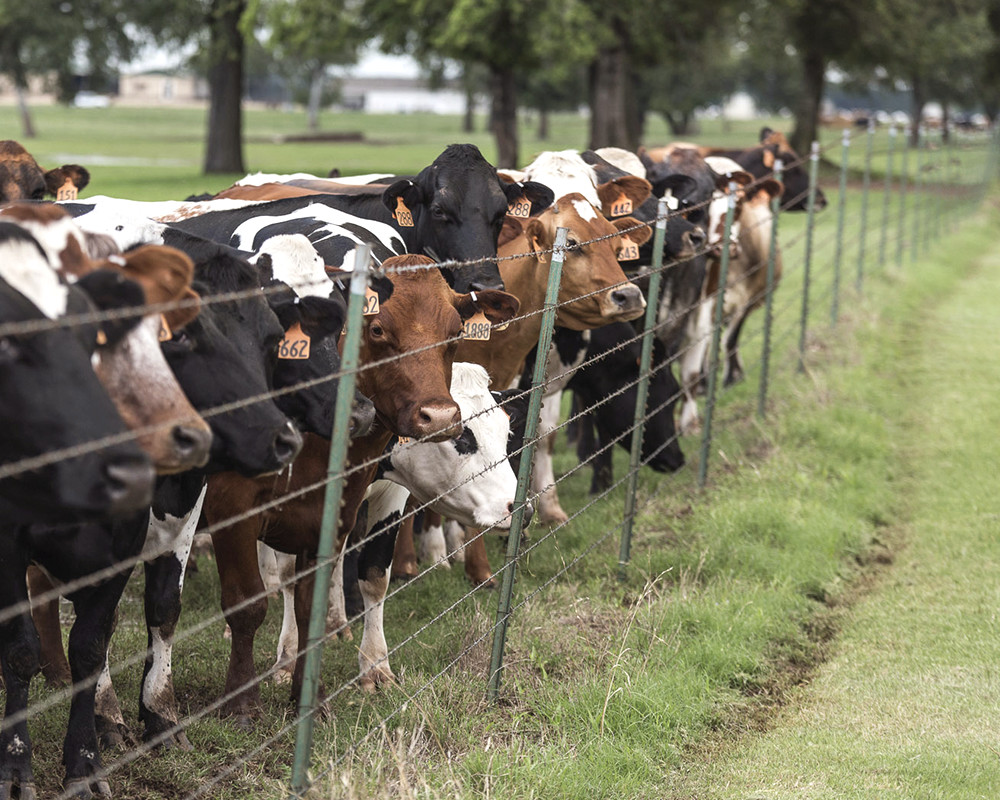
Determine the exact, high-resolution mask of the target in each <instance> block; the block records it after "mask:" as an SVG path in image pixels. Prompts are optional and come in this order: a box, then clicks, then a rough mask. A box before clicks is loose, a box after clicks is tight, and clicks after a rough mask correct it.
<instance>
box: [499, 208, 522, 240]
mask: <svg viewBox="0 0 1000 800" xmlns="http://www.w3.org/2000/svg"><path fill="white" fill-rule="evenodd" d="M522 233H524V225H523V224H522V223H521V220H519V219H518V218H517V217H512V216H510V215H509V214H508V215H507V216H505V217H504V218H503V227H502V228H501V229H500V236H499V238H498V239H497V248H501V247H503V246H504V245H505V244H507V242H512V241H514V240H515V239H516V238H517V237H518V236H520V235H521V234H522Z"/></svg>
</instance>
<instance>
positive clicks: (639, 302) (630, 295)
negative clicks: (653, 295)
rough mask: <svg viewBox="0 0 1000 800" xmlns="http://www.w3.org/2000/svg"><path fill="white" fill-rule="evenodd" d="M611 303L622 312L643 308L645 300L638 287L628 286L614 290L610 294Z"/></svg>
mask: <svg viewBox="0 0 1000 800" xmlns="http://www.w3.org/2000/svg"><path fill="white" fill-rule="evenodd" d="M611 300H612V302H613V303H614V304H615V305H616V306H618V308H620V309H621V310H622V311H632V310H633V309H636V308H645V307H646V300H645V298H644V297H643V296H642V292H641V291H640V290H639V287H638V286H635V285H634V284H631V283H630V284H629V285H628V286H622V287H620V288H618V289H615V290H614V291H613V292H612V293H611Z"/></svg>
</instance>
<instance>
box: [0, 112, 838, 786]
mask: <svg viewBox="0 0 1000 800" xmlns="http://www.w3.org/2000/svg"><path fill="white" fill-rule="evenodd" d="M776 159H781V160H782V161H783V163H784V172H783V176H782V177H783V183H779V182H778V181H776V180H774V178H773V176H772V175H773V169H774V164H775V160H776ZM88 181H89V174H88V172H87V170H86V169H84V168H82V167H79V166H76V165H67V166H63V167H61V168H59V169H53V170H51V171H48V172H45V171H43V170H42V169H41V168H40V167H39V166H38V164H37V163H36V162H35V160H34V159H33V158H32V157H31V155H29V154H28V153H27V152H26V151H25V150H24V149H23V148H22V147H21V146H20V145H19V144H17V143H16V142H12V141H6V142H0V374H2V380H0V413H2V414H3V422H4V425H3V427H2V431H0V510H2V519H3V521H4V522H3V524H4V525H5V526H6V528H7V533H6V534H5V535H4V536H0V573H2V574H0V665H2V669H3V680H4V687H5V693H6V708H5V717H4V722H3V727H2V730H0V800H6V798H10V797H17V796H19V797H21V798H34V797H35V794H36V790H35V784H34V777H33V774H32V769H31V746H30V741H29V738H28V728H27V705H28V687H29V683H30V681H31V679H32V677H33V676H34V675H35V674H36V673H37V672H39V671H40V670H41V671H43V672H44V674H45V677H46V679H47V680H48V681H49V682H50V683H52V684H63V685H65V684H68V683H72V686H73V693H72V703H71V709H70V719H69V724H68V728H67V734H66V738H65V742H64V750H63V764H64V766H65V786H66V789H67V791H68V792H69V793H71V794H73V795H74V796H79V797H92V796H94V795H98V796H110V786H109V783H108V780H107V777H106V775H105V774H104V772H103V771H102V768H101V758H100V750H101V747H102V746H103V747H108V746H112V745H115V744H121V743H122V741H123V737H124V736H125V735H126V734H127V727H126V723H125V720H124V718H123V716H122V713H121V710H120V708H119V707H118V700H117V698H116V696H115V693H114V687H113V683H112V680H111V675H110V672H109V671H108V669H107V648H108V642H109V640H110V637H111V635H112V631H113V628H114V622H115V617H116V609H117V606H118V602H119V599H120V598H121V596H122V593H123V591H124V589H125V586H126V584H127V582H128V579H129V576H130V574H131V572H132V568H133V567H134V565H136V564H138V563H140V562H141V563H142V564H143V566H144V570H145V614H146V624H147V630H148V643H149V648H148V651H147V655H146V662H145V668H144V674H143V681H142V688H141V697H140V703H139V715H140V718H141V721H142V724H143V736H144V739H145V740H146V741H148V742H152V743H155V744H160V745H164V746H180V747H190V744H189V743H188V741H187V739H186V736H185V734H184V731H183V727H182V726H179V725H178V711H177V704H176V701H175V696H174V687H173V680H172V677H171V666H170V659H171V645H172V640H173V634H174V631H175V628H176V625H177V622H178V617H179V614H180V608H181V607H180V594H181V587H182V584H183V580H184V573H185V569H186V566H187V563H188V557H189V553H190V550H191V546H192V542H193V540H194V537H195V534H196V532H197V531H203V532H207V533H210V534H211V540H212V544H213V546H214V549H215V561H216V564H217V565H218V569H219V576H220V583H221V593H222V608H223V611H224V612H225V616H226V620H227V622H228V624H229V627H230V630H231V635H232V650H231V657H230V661H229V668H228V673H227V677H226V683H225V689H224V693H225V698H224V703H223V705H222V711H223V713H225V714H231V715H236V716H237V717H238V718H239V719H240V720H241V721H244V722H246V721H248V720H250V719H252V718H253V717H254V716H255V715H256V714H258V713H259V704H260V696H259V688H258V680H257V675H256V673H255V669H254V659H253V642H254V637H255V634H256V632H257V629H258V628H259V627H260V625H261V624H262V622H263V619H264V614H265V611H266V607H267V592H268V591H269V590H273V589H274V588H275V587H276V586H280V588H281V590H282V592H283V593H284V595H285V617H284V624H283V630H282V637H281V644H280V645H279V654H278V662H277V663H276V665H275V668H274V671H275V672H276V673H277V674H279V675H280V676H283V677H284V678H285V679H288V680H290V683H291V689H292V693H293V697H295V698H297V697H298V694H299V691H300V689H301V681H302V674H301V672H302V659H297V658H296V657H295V655H296V653H297V652H299V651H301V650H302V649H303V647H304V644H305V632H306V630H307V627H308V619H309V612H310V608H309V606H310V598H311V595H312V572H311V569H310V568H311V566H312V565H313V564H314V563H315V553H316V548H317V543H318V536H319V529H320V523H321V516H322V513H323V502H322V500H323V487H324V485H325V483H326V482H327V480H328V478H327V463H328V456H329V450H330V437H331V432H332V428H333V408H334V399H335V397H336V392H337V387H338V376H339V371H340V354H339V351H338V343H339V341H340V338H341V333H342V328H343V326H344V323H345V319H346V316H347V301H346V297H347V288H346V287H347V285H348V283H349V273H350V272H351V271H352V269H353V267H354V263H355V254H356V252H357V250H358V249H359V247H361V246H362V245H365V246H368V247H369V248H370V249H371V254H372V260H373V262H374V266H375V267H376V268H375V269H373V270H372V272H371V276H370V280H369V290H368V296H367V298H366V303H365V309H364V317H363V320H364V324H363V331H362V336H361V345H360V354H359V358H360V364H361V367H360V368H359V371H358V373H357V381H356V392H355V396H354V398H353V407H352V408H353V410H352V414H351V419H350V436H351V440H350V448H349V452H348V468H347V470H346V474H345V477H344V494H343V503H342V510H341V514H340V518H339V521H338V525H337V546H338V552H341V553H344V554H346V555H344V556H343V557H341V558H340V559H339V560H338V562H337V565H336V568H335V581H334V584H335V586H334V589H333V590H332V591H331V610H330V615H329V617H328V628H329V630H331V631H337V632H339V634H340V635H341V636H343V637H349V636H350V633H351V631H350V628H349V627H348V620H349V615H350V614H353V613H355V609H356V608H357V609H360V610H359V611H358V613H360V614H362V616H363V624H364V628H363V631H364V632H363V636H362V641H361V645H360V648H359V660H360V674H359V677H358V679H357V680H358V683H359V685H360V686H361V687H362V688H364V689H369V690H370V689H374V688H375V687H377V686H378V685H379V684H382V683H384V682H386V681H391V680H393V677H394V676H393V673H392V671H391V669H390V666H389V663H388V648H387V645H386V640H385V636H384V633H383V630H382V605H383V600H384V597H385V594H386V590H387V587H388V584H389V579H390V575H391V576H393V577H396V576H403V577H405V576H408V575H413V574H415V573H416V563H417V558H416V554H415V548H414V535H413V534H414V531H413V527H414V519H415V518H416V519H417V520H418V525H419V526H421V527H422V529H423V530H422V533H421V535H420V536H419V538H418V539H417V541H418V544H419V545H420V550H421V552H422V555H423V557H424V558H425V559H428V560H430V561H431V562H441V563H447V559H448V557H449V555H450V556H451V557H452V558H457V559H458V560H463V559H464V562H465V569H466V574H467V575H468V577H469V578H470V580H472V581H473V582H475V583H476V584H480V583H485V582H489V581H490V580H491V579H492V575H491V573H490V567H489V563H488V561H487V560H486V551H485V547H484V545H483V539H482V532H483V531H484V530H486V529H490V528H494V529H504V528H509V526H510V515H511V513H512V511H513V509H514V505H513V504H514V494H515V487H516V480H515V478H514V475H515V473H516V469H517V460H518V456H519V453H520V449H521V445H522V443H521V439H522V438H523V431H524V423H525V416H526V413H527V400H526V394H525V393H524V392H523V388H524V381H525V380H526V379H525V378H523V377H522V376H525V375H530V374H531V369H530V365H531V364H532V363H533V362H534V361H535V360H536V359H537V358H539V357H541V358H546V359H547V365H548V366H547V373H546V374H547V383H546V387H545V391H544V397H545V401H544V405H543V408H542V418H541V420H540V429H539V430H540V435H542V436H547V435H548V434H549V433H550V432H551V431H553V430H554V429H555V428H556V427H557V426H558V423H559V412H560V407H561V403H560V396H561V393H562V392H563V391H564V390H568V391H572V393H573V402H574V407H575V408H576V409H578V410H579V411H580V412H581V413H580V414H579V417H578V419H577V424H576V426H575V427H576V432H577V436H578V450H579V452H580V455H581V458H589V459H591V460H592V463H593V467H594V479H593V491H595V492H596V491H599V490H601V489H602V488H604V487H607V486H609V485H611V481H612V476H611V449H612V447H613V443H614V442H615V441H616V440H619V441H622V442H623V443H624V444H625V446H626V447H627V446H628V444H627V441H628V437H627V436H624V434H626V433H627V432H628V431H629V430H630V428H629V426H630V425H631V422H632V415H633V409H634V406H635V402H636V396H637V394H636V393H637V382H638V377H639V374H638V372H639V370H638V350H639V345H638V342H637V339H636V329H635V327H634V326H633V322H634V321H635V320H637V319H638V318H639V317H641V316H642V315H643V314H644V309H645V308H646V306H647V304H648V303H655V304H656V307H657V327H656V338H655V347H654V364H653V373H652V381H651V388H650V399H649V402H648V408H649V409H650V415H649V418H648V419H647V422H646V429H645V435H644V440H643V459H644V462H645V463H648V464H649V466H651V467H653V468H654V469H656V470H660V471H668V470H676V469H678V468H679V467H681V466H682V465H683V463H684V457H683V454H682V452H681V450H680V447H679V445H678V442H677V432H676V429H675V409H674V403H675V400H676V399H677V398H678V397H682V398H683V408H682V411H681V413H680V419H679V427H680V430H681V431H682V432H690V431H692V430H694V429H695V428H696V426H697V425H698V417H697V410H696V406H695V403H694V397H695V394H696V391H697V389H698V384H699V382H700V380H701V379H702V376H703V370H704V360H705V352H706V350H707V346H706V344H705V342H706V341H707V338H708V337H707V331H706V325H707V324H709V321H710V319H711V313H712V308H713V306H714V297H715V296H716V294H717V291H716V290H717V286H718V283H719V272H718V264H719V260H720V256H721V254H722V252H723V250H724V249H726V248H728V250H729V253H730V262H731V267H730V272H729V278H728V280H727V283H726V287H725V291H724V293H723V305H724V310H725V317H726V320H727V323H726V324H727V330H726V334H725V336H726V338H725V342H726V353H727V358H726V372H725V374H726V380H727V381H734V380H738V379H739V378H740V377H741V375H742V367H741V364H740V360H739V355H738V350H737V340H738V337H739V333H740V329H741V326H742V325H743V322H744V320H745V319H746V315H747V314H748V313H749V312H750V311H751V310H752V309H753V308H755V307H757V306H758V305H759V304H760V303H761V302H762V301H763V295H764V292H763V282H764V270H763V269H761V267H762V265H764V264H766V262H767V256H768V252H769V249H770V241H771V236H770V227H771V222H772V220H771V205H770V200H771V198H772V197H781V198H782V203H783V206H784V207H785V208H786V209H790V210H795V209H802V208H805V205H806V198H807V194H808V192H807V187H808V178H807V175H806V171H805V170H804V169H803V168H802V166H801V163H800V161H799V159H798V158H797V156H796V155H795V154H794V153H793V152H791V151H790V148H789V147H788V144H787V142H786V141H785V139H784V137H783V136H781V135H780V134H778V133H775V132H773V131H770V130H768V129H765V130H764V131H763V132H762V136H761V141H760V143H759V144H758V145H756V146H754V147H750V148H748V149H745V150H740V151H716V150H708V149H705V148H698V147H696V146H694V145H683V144H678V145H673V146H670V147H666V148H658V149H655V150H644V151H641V152H640V153H638V154H632V153H627V152H625V151H622V150H618V149H614V148H609V149H605V150H601V151H596V152H594V151H586V152H576V151H563V152H548V153H543V154H541V155H540V156H538V157H537V158H536V159H535V160H534V161H533V162H532V163H531V164H530V165H528V166H527V167H525V168H524V169H523V170H517V171H515V170H497V169H496V168H494V167H493V166H491V165H490V164H489V163H488V162H487V161H486V160H485V159H484V158H483V157H482V155H481V154H480V153H479V151H478V150H477V149H476V147H474V146H472V145H450V146H449V147H447V148H446V149H445V150H444V152H443V153H442V154H441V155H440V156H439V157H438V158H437V159H436V160H435V161H434V162H433V163H432V164H431V165H429V166H428V167H426V168H425V169H423V170H422V171H421V172H420V173H419V174H417V175H415V176H408V177H402V176H389V175H368V176H359V177H355V178H349V179H337V180H336V181H334V180H329V179H323V178H318V177H316V176H312V175H305V174H295V175H261V174H257V175H251V176H247V178H245V179H244V180H242V181H240V182H239V183H237V184H236V185H234V186H232V187H231V188H229V189H227V190H226V191H224V192H222V193H220V194H219V195H216V196H214V197H198V198H189V199H188V200H186V201H178V202H173V201H170V202H154V203H143V202H135V201H129V200H122V199H115V198H110V197H91V198H89V199H86V200H78V199H77V193H78V192H79V190H81V189H83V188H84V187H85V186H86V185H87V183H88ZM734 187H738V188H735V189H734ZM731 192H735V194H734V195H732V197H730V196H729V193H731ZM47 195H51V196H54V197H56V198H57V200H56V202H46V201H45V200H44V197H45V196H47ZM661 198H666V205H667V207H669V208H670V209H671V213H670V214H669V217H668V219H667V221H666V229H665V237H664V240H665V244H664V255H665V258H664V263H667V264H669V268H668V269H666V270H665V271H664V280H663V288H662V290H661V292H660V296H659V297H649V296H648V279H647V277H648V274H649V268H650V264H651V263H652V262H653V258H652V241H651V228H652V225H653V224H654V223H655V221H656V217H657V209H658V207H659V200H660V199H661ZM730 202H733V203H735V205H736V220H737V224H736V225H734V226H733V228H732V232H731V236H730V240H729V241H728V242H726V241H723V218H724V216H725V212H726V208H727V206H728V205H729V203H730ZM816 202H817V204H818V205H819V206H822V205H824V204H825V200H824V199H823V197H822V193H819V192H818V193H817V195H816ZM559 228H565V229H567V231H568V237H567V245H566V249H565V253H564V264H563V273H562V282H561V286H560V290H559V300H558V307H557V312H556V323H555V324H556V326H557V327H556V330H555V334H554V339H553V346H552V348H551V351H550V352H549V353H547V354H537V353H535V352H534V348H535V346H536V343H537V341H538V334H539V331H540V329H541V325H542V317H541V310H542V307H543V305H544V299H545V291H546V283H547V277H548V271H549V267H550V264H551V261H552V257H553V245H554V243H555V239H556V231H557V229H559ZM777 264H778V266H779V269H780V259H779V260H778V261H777ZM623 267H624V268H625V269H624V270H623ZM674 365H677V367H678V369H679V378H680V381H679V384H680V385H678V381H677V380H676V379H675V377H674V374H673V372H672V367H673V366H674ZM553 438H554V437H551V436H550V437H549V439H550V441H551V440H552V439H553ZM535 459H536V461H535V465H534V469H533V477H532V495H531V497H532V502H533V504H534V511H535V514H536V516H537V517H539V518H540V519H541V520H542V521H543V522H544V523H547V524H556V523H560V522H563V521H565V520H566V519H567V516H566V514H565V512H564V511H563V510H562V508H561V506H560V503H559V498H558V496H557V494H556V479H555V475H554V472H553V467H552V454H551V450H550V448H549V447H540V448H537V450H536V455H535ZM408 508H410V509H413V508H419V509H420V510H421V513H420V514H419V515H415V514H413V513H412V512H408V511H407V509H408ZM527 511H528V513H529V514H530V513H531V509H528V510H527ZM445 520H446V522H444V521H445ZM446 530H447V534H448V535H447V537H446V536H445V531H446ZM449 551H450V552H449ZM60 595H64V596H66V597H67V598H68V599H69V600H70V601H72V603H73V605H74V608H75V612H76V619H75V621H74V623H73V626H72V630H71V632H70V636H69V645H68V659H67V655H65V654H64V653H63V647H62V638H61V633H60V627H59V618H58V598H59V596H60ZM29 597H30V600H29ZM345 598H346V599H345Z"/></svg>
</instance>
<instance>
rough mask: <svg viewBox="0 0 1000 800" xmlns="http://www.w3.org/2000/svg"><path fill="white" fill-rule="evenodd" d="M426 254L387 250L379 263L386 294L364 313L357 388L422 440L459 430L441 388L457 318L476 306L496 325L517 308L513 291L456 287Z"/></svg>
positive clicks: (384, 415) (389, 424)
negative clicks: (464, 290) (389, 292)
mask: <svg viewBox="0 0 1000 800" xmlns="http://www.w3.org/2000/svg"><path fill="white" fill-rule="evenodd" d="M433 263H434V262H433V261H432V260H431V259H429V258H427V257H426V256H419V255H405V256H393V257H392V258H389V259H387V260H386V261H385V262H383V264H382V268H383V270H384V271H385V274H386V276H387V277H388V279H389V280H391V281H392V284H393V291H392V295H391V296H390V297H389V299H388V300H387V301H385V302H383V303H380V304H379V311H378V313H377V314H373V315H369V316H366V317H364V331H363V334H362V339H361V361H362V363H363V364H372V365H373V366H371V367H362V369H361V370H360V371H359V372H358V389H359V391H361V393H362V394H364V395H365V396H367V397H370V398H371V400H372V402H373V403H374V404H375V412H376V416H377V419H378V420H379V422H380V423H381V424H382V425H383V426H385V427H386V428H388V429H389V430H390V431H392V432H393V433H396V434H398V435H400V436H408V437H420V438H423V439H425V440H428V441H443V440H445V439H452V438H454V437H456V436H458V435H459V434H460V433H461V412H460V410H459V407H458V405H457V404H456V403H455V400H454V399H453V398H452V397H451V395H450V393H449V386H450V384H451V366H452V362H453V361H454V359H455V350H456V348H457V346H458V338H459V336H460V334H461V331H462V322H463V320H466V319H469V318H470V317H472V316H473V315H474V314H476V313H478V312H480V311H481V312H483V313H484V314H485V316H486V319H487V320H489V321H490V322H492V323H494V324H497V323H503V322H509V321H510V320H511V319H512V318H513V316H514V315H515V314H516V313H517V308H518V301H517V298H515V297H513V296H512V295H509V294H507V293H506V292H501V291H499V290H484V291H476V292H470V293H468V294H460V293H457V292H455V291H453V290H452V289H451V288H450V287H449V286H448V284H447V283H446V282H445V280H444V278H443V277H442V276H441V274H440V272H439V271H438V270H436V269H433V268H430V269H416V270H413V269H410V268H411V267H422V266H427V265H433Z"/></svg>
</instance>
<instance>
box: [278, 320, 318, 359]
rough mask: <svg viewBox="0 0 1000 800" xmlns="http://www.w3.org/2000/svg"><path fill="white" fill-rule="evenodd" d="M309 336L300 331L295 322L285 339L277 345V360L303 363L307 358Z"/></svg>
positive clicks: (300, 326) (300, 328)
mask: <svg viewBox="0 0 1000 800" xmlns="http://www.w3.org/2000/svg"><path fill="white" fill-rule="evenodd" d="M310 341H311V340H310V338H309V334H308V333H306V332H305V331H303V330H302V325H301V323H298V322H296V323H295V324H294V325H292V327H290V328H289V329H288V330H287V331H286V333H285V338H284V339H282V340H281V344H279V345H278V358H282V359H285V360H289V361H304V360H305V359H307V358H309V343H310Z"/></svg>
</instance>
